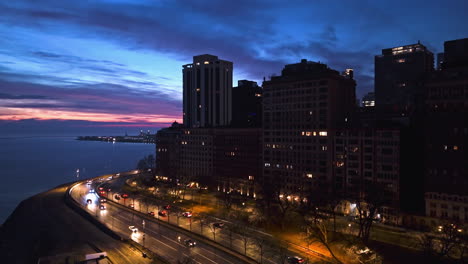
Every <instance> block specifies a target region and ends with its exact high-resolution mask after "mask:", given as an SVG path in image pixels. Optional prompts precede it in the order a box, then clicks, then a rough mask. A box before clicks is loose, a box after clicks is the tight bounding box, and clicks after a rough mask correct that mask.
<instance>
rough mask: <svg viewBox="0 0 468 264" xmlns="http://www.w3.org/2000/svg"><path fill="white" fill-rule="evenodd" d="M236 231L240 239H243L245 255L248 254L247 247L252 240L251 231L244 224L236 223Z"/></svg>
mask: <svg viewBox="0 0 468 264" xmlns="http://www.w3.org/2000/svg"><path fill="white" fill-rule="evenodd" d="M235 230H236V232H235V233H237V234H238V235H239V239H240V240H241V241H242V244H243V246H244V255H246V256H247V248H248V247H249V245H250V244H251V242H252V238H251V233H252V232H251V231H250V230H249V229H248V228H247V227H246V226H245V225H243V224H236V229H235Z"/></svg>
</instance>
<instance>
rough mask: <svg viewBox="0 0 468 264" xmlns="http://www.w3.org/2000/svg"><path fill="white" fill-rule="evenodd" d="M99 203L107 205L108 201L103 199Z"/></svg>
mask: <svg viewBox="0 0 468 264" xmlns="http://www.w3.org/2000/svg"><path fill="white" fill-rule="evenodd" d="M99 202H100V203H106V202H107V200H106V199H104V198H102V199H100V200H99Z"/></svg>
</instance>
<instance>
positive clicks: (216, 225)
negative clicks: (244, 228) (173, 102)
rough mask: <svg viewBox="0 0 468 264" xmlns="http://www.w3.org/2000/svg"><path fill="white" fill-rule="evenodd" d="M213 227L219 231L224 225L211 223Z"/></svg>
mask: <svg viewBox="0 0 468 264" xmlns="http://www.w3.org/2000/svg"><path fill="white" fill-rule="evenodd" d="M213 227H214V228H219V229H221V228H223V227H224V223H213Z"/></svg>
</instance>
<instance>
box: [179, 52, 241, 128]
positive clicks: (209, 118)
mask: <svg viewBox="0 0 468 264" xmlns="http://www.w3.org/2000/svg"><path fill="white" fill-rule="evenodd" d="M232 70H233V67H232V62H230V61H225V60H220V59H218V57H217V56H213V55H208V54H205V55H199V56H194V57H193V63H191V64H186V65H183V70H182V72H183V111H184V112H183V118H184V125H185V126H186V127H219V126H228V125H229V124H230V122H231V119H232V102H231V101H232Z"/></svg>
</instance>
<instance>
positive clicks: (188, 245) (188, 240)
mask: <svg viewBox="0 0 468 264" xmlns="http://www.w3.org/2000/svg"><path fill="white" fill-rule="evenodd" d="M184 244H185V245H186V246H187V247H195V245H196V244H197V242H195V241H193V240H191V239H186V240H184Z"/></svg>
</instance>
